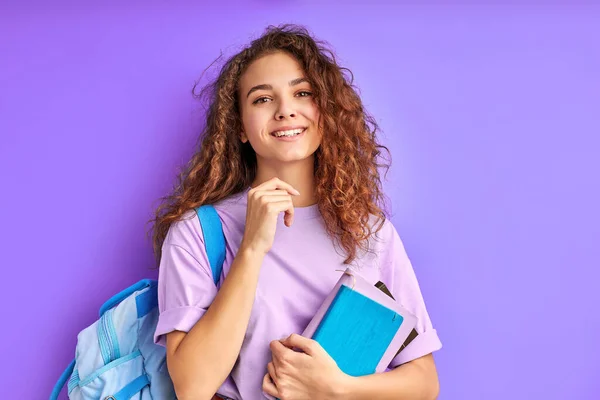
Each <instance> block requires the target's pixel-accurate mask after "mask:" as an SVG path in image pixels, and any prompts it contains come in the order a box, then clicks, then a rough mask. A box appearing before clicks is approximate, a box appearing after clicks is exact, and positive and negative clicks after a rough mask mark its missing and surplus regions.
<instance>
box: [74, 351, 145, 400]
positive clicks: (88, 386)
mask: <svg viewBox="0 0 600 400" xmlns="http://www.w3.org/2000/svg"><path fill="white" fill-rule="evenodd" d="M74 376H76V375H75V374H74ZM72 380H73V378H72ZM149 384H150V381H149V380H148V376H147V375H146V373H145V371H144V359H143V357H142V354H141V353H140V351H139V350H136V351H134V352H133V353H131V354H128V355H126V356H123V357H121V358H117V359H116V360H113V361H111V362H109V363H108V364H106V365H104V366H102V367H101V368H99V369H98V370H96V371H94V372H93V373H91V374H90V375H89V376H87V377H84V378H83V379H81V380H79V381H78V382H74V381H70V382H69V399H71V400H88V399H95V400H96V399H100V400H130V399H131V400H150V399H151V396H150V389H149Z"/></svg>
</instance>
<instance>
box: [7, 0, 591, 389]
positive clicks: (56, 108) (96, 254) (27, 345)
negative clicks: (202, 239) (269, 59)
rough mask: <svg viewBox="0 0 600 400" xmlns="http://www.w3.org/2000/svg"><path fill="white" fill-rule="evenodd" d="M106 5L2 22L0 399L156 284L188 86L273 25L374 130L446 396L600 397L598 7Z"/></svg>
mask: <svg viewBox="0 0 600 400" xmlns="http://www.w3.org/2000/svg"><path fill="white" fill-rule="evenodd" d="M15 3H16V2H15ZM72 3H74V2H72ZM112 3H114V4H112ZM112 3H111V4H108V3H103V4H107V5H103V6H102V5H100V3H98V5H94V6H85V5H81V4H73V5H68V2H66V1H62V2H60V4H62V6H60V7H59V6H57V5H55V6H53V7H54V9H52V8H51V7H50V6H49V5H47V4H43V5H38V4H32V2H20V3H19V5H18V6H16V5H12V6H8V5H3V6H0V10H1V11H0V88H1V92H0V135H1V141H0V171H1V172H0V188H1V190H2V195H1V196H0V199H1V200H0V201H1V206H0V215H1V216H0V221H2V227H3V228H2V229H1V230H0V232H1V233H0V235H1V237H0V243H1V244H0V246H1V250H2V259H3V261H2V267H3V271H4V272H3V280H2V282H3V284H2V290H1V291H0V305H1V309H2V321H3V322H2V329H1V332H2V333H1V334H0V335H1V336H0V339H1V340H0V343H1V344H0V351H1V353H0V354H2V358H3V360H4V361H3V364H4V367H3V368H2V370H3V371H2V373H1V374H0V387H2V388H3V393H2V395H3V397H6V398H18V399H42V398H47V395H48V394H49V392H50V390H51V387H52V385H53V383H54V381H55V380H56V379H57V377H58V375H59V374H60V372H61V371H62V369H63V368H64V366H65V365H66V364H67V363H68V362H69V361H70V359H72V357H73V356H74V348H75V341H76V335H77V333H78V332H79V331H80V330H81V329H83V328H84V327H85V326H87V325H89V324H90V323H92V322H93V321H94V320H95V319H96V317H97V310H98V308H99V306H100V305H101V303H102V302H103V300H105V299H106V298H108V297H109V296H111V295H112V294H113V293H115V292H117V291H119V290H120V289H122V288H123V287H125V286H126V285H129V284H131V283H133V282H135V281H137V280H138V279H141V278H143V277H150V278H155V277H156V272H155V271H150V270H149V269H148V268H149V267H151V266H152V261H153V258H152V253H151V247H150V242H149V241H148V240H147V239H146V236H145V232H146V229H147V226H146V225H145V222H146V221H147V220H148V219H149V218H150V216H151V212H152V211H153V210H154V208H155V206H156V205H157V200H158V198H159V197H160V196H163V195H165V194H166V193H167V192H168V191H169V189H170V188H171V187H172V185H173V183H174V178H175V175H176V173H177V171H178V168H179V166H181V165H182V164H183V163H185V162H186V161H187V160H188V158H189V157H190V155H191V153H192V150H193V146H194V144H195V141H196V135H197V133H198V130H197V126H198V123H199V120H200V118H201V115H202V114H201V109H200V107H199V106H198V104H196V103H194V102H193V101H192V99H191V96H190V89H191V86H192V83H193V82H194V80H195V79H197V78H198V77H199V76H200V73H201V72H202V70H203V69H204V68H205V67H206V66H207V65H208V64H209V63H210V62H211V61H212V60H213V59H214V58H215V57H216V56H217V55H218V54H219V50H220V49H223V50H224V51H225V53H226V54H227V55H229V54H231V53H232V52H233V51H235V50H236V49H237V47H238V46H240V45H242V44H244V43H246V42H247V39H248V38H249V36H250V35H255V34H259V33H260V32H262V29H263V28H264V27H265V26H266V25H267V24H268V23H280V22H299V23H304V24H307V25H308V26H309V28H310V29H311V30H313V31H314V32H315V33H316V34H317V35H318V36H319V37H322V38H324V39H326V40H328V41H329V42H330V43H332V44H333V45H334V47H335V49H336V51H337V53H338V55H339V57H340V59H341V60H342V63H343V64H344V65H346V66H348V67H350V68H351V69H352V70H353V72H354V73H355V77H356V83H357V84H358V86H359V87H360V88H361V93H362V96H363V99H364V101H365V103H366V105H367V107H368V109H369V110H370V111H371V112H372V113H373V114H374V115H375V116H376V117H377V119H378V121H379V122H380V123H381V126H382V128H383V129H384V131H385V137H384V138H383V141H384V142H385V143H386V144H387V145H388V146H389V147H390V150H391V152H392V155H393V160H394V163H393V167H392V170H391V172H390V174H389V175H388V178H389V179H388V181H387V182H386V190H387V192H388V194H389V196H390V198H391V199H392V201H393V205H394V209H393V211H394V216H393V218H392V221H393V222H394V224H395V225H396V227H397V228H398V230H399V232H400V234H401V236H402V237H403V239H404V241H405V244H406V247H407V249H408V252H409V255H410V256H411V258H412V260H413V263H414V266H415V269H416V271H417V274H418V277H419V279H420V282H421V287H422V290H423V292H424V295H425V298H426V301H427V305H428V308H429V311H430V314H431V317H432V319H433V321H434V324H435V326H436V327H437V329H438V332H439V334H440V337H441V339H442V341H443V343H444V349H443V350H442V351H440V352H439V353H437V355H436V362H437V365H438V368H439V374H440V381H441V387H442V393H441V395H440V399H444V400H445V399H448V400H450V399H453V400H454V399H456V400H458V399H460V400H466V399H474V400H480V399H486V400H487V399H489V400H496V399H498V400H500V399H508V398H510V399H545V400H547V399H551V400H554V399H578V400H580V399H597V398H598V396H600V394H598V393H599V391H600V383H599V382H600V381H599V380H598V375H599V373H600V368H599V356H600V346H599V344H598V338H599V328H600V317H599V315H600V314H599V313H598V312H597V310H596V307H597V306H598V305H599V304H600V303H599V301H598V300H599V299H598V286H597V282H598V278H599V277H600V276H599V272H598V267H600V262H599V260H600V249H599V248H600V245H599V241H600V212H599V211H598V206H599V204H600V188H599V186H600V179H599V178H598V175H599V173H600V162H599V161H598V152H599V145H600V140H599V139H598V137H599V136H600V82H599V81H600V79H599V73H598V71H600V39H599V38H600V32H599V31H600V8H599V7H597V6H590V5H577V6H569V7H567V6H561V5H560V4H558V3H557V2H555V4H554V5H552V6H550V5H548V6H531V5H530V6H515V5H512V6H502V7H501V6H489V7H486V6H460V7H459V6H455V7H450V6H434V5H429V6H421V7H415V6H391V5H380V6H378V7H375V6H360V5H352V6H345V7H344V8H343V9H340V7H339V6H337V5H335V4H337V3H338V2H333V1H331V2H328V3H329V4H325V5H323V4H319V5H317V2H312V3H305V2H299V1H292V2H275V1H246V2H238V3H236V4H232V5H231V6H227V7H219V8H215V6H206V5H199V4H192V3H191V2H188V3H187V4H185V3H181V2H180V3H178V4H177V5H176V6H170V5H167V2H156V1H154V2H138V3H129V4H128V5H126V6H121V5H117V3H116V2H112ZM319 3H320V2H319ZM354 3H358V2H354ZM463 4H464V3H463ZM73 7H76V8H73ZM86 7H88V8H86ZM211 7H212V8H211ZM235 9H237V10H239V9H241V11H242V12H241V13H240V14H238V16H233V15H231V14H232V13H233V12H234V10H235ZM7 369H8V370H7Z"/></svg>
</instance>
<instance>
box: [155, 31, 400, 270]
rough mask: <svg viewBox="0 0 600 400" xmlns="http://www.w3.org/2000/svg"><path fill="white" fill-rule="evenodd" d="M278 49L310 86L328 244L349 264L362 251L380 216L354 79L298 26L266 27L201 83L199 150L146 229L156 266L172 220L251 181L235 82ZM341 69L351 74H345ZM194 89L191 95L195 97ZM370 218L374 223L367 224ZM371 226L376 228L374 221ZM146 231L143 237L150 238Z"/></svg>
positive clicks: (372, 141)
mask: <svg viewBox="0 0 600 400" xmlns="http://www.w3.org/2000/svg"><path fill="white" fill-rule="evenodd" d="M277 51H283V52H287V53H288V54H290V55H292V56H293V57H295V58H296V59H297V60H298V62H299V63H300V65H301V66H302V67H303V70H304V72H305V74H306V78H307V79H308V81H309V82H310V83H311V85H312V88H313V91H314V93H313V95H314V101H315V102H316V104H317V107H318V109H319V111H320V114H321V121H320V126H321V127H322V140H321V145H320V147H319V148H318V149H317V151H316V152H315V169H314V170H315V185H316V188H315V189H316V190H315V194H316V198H317V204H318V208H319V211H320V213H321V215H322V217H323V220H324V222H325V226H326V229H327V233H328V235H329V236H330V237H331V238H332V239H333V241H334V245H336V244H337V245H341V247H342V248H343V250H344V251H345V254H346V256H347V258H346V259H345V261H344V263H345V264H350V263H351V262H352V261H353V260H354V259H355V258H356V253H357V249H358V248H360V249H363V250H365V251H369V248H368V245H367V239H368V238H369V237H370V236H371V235H372V234H374V233H375V232H377V231H379V230H380V229H381V227H382V226H383V223H384V222H385V219H386V215H385V214H386V212H384V210H383V209H382V208H380V205H383V203H384V202H385V200H386V198H385V196H384V194H383V192H382V190H381V180H380V176H379V170H378V168H380V167H385V168H386V172H387V170H388V169H389V163H379V158H380V155H381V150H382V149H385V150H386V152H387V153H388V155H389V154H390V153H389V150H388V149H387V148H386V147H385V146H381V145H379V144H378V143H377V140H376V133H377V132H378V131H379V127H378V125H377V123H376V122H375V119H374V118H373V117H372V116H370V115H369V114H368V113H367V112H366V110H365V109H364V107H363V104H362V102H361V100H360V97H359V95H358V94H357V92H356V90H355V88H354V86H353V80H354V77H353V75H352V72H351V71H350V70H348V69H347V68H343V67H341V66H339V65H338V64H337V62H336V59H335V55H334V53H333V52H332V51H331V50H329V49H328V48H327V47H326V43H325V42H322V41H317V40H315V39H314V38H313V37H311V35H310V34H309V32H308V31H307V29H306V28H305V27H303V26H298V25H289V24H286V25H281V26H269V27H268V28H267V29H266V31H265V32H264V33H263V35H262V36H260V37H259V38H257V39H255V40H253V41H252V42H251V43H250V45H249V46H247V47H246V48H244V49H243V50H242V51H241V52H239V53H238V54H236V55H234V56H233V57H231V58H230V59H229V60H228V61H227V62H226V63H225V64H224V65H223V66H222V68H221V70H220V73H219V75H218V77H217V78H216V80H215V81H214V82H213V83H211V84H209V85H207V86H205V87H204V89H203V90H202V91H201V93H200V95H199V96H197V97H199V98H203V97H205V96H206V97H207V98H208V109H207V114H206V125H205V127H204V129H203V132H202V134H201V136H200V138H199V144H200V146H199V149H198V150H197V152H196V153H195V154H194V155H193V157H192V159H191V160H190V162H189V163H188V164H187V166H186V168H185V170H184V171H183V172H181V173H180V175H179V183H178V185H177V186H176V187H175V190H174V193H172V194H171V195H170V196H167V197H163V198H162V199H161V200H163V203H162V204H160V206H159V207H158V209H157V210H156V212H155V216H154V218H153V219H152V220H150V221H148V222H154V224H153V231H154V232H153V237H152V239H153V248H154V253H155V256H156V262H157V265H158V264H160V258H161V248H162V244H163V242H164V239H165V237H166V235H167V232H168V230H169V227H170V225H171V223H173V222H174V221H177V220H178V219H179V218H180V217H181V216H182V215H183V214H184V213H185V212H186V211H188V210H190V209H193V208H196V207H199V206H201V205H203V204H214V203H216V202H218V201H219V200H221V199H224V198H226V197H228V196H231V195H234V194H236V193H239V192H242V191H243V190H245V189H246V188H248V187H249V186H250V185H251V183H252V182H253V180H254V178H255V176H256V168H257V164H256V154H255V153H254V150H253V149H252V147H251V146H250V144H249V142H248V143H242V142H241V141H240V140H239V132H240V131H241V129H242V126H241V116H240V110H239V105H238V89H239V87H238V85H239V81H240V77H241V76H242V74H243V73H244V72H245V70H246V69H247V68H248V66H249V65H250V64H251V63H252V62H253V61H255V60H256V59H258V58H260V57H261V56H264V55H267V54H270V53H273V52H277ZM344 72H347V73H348V74H349V75H350V76H349V77H348V76H346V75H345V74H344ZM197 84H198V83H196V84H195V85H194V88H193V90H192V94H193V95H194V96H196V94H195V88H196V86H197ZM373 218H374V219H373ZM373 222H375V223H373ZM150 233H151V232H149V234H150Z"/></svg>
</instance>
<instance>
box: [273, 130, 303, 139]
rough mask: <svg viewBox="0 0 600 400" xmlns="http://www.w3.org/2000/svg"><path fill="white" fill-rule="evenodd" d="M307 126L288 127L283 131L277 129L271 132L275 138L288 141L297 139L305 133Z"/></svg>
mask: <svg viewBox="0 0 600 400" xmlns="http://www.w3.org/2000/svg"><path fill="white" fill-rule="evenodd" d="M305 131H306V128H296V129H287V130H281V131H275V132H273V133H271V136H273V137H274V138H275V139H278V140H283V141H286V142H290V141H294V140H297V139H298V138H300V137H302V136H303V135H304V132H305Z"/></svg>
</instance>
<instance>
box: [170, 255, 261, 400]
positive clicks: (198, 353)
mask: <svg viewBox="0 0 600 400" xmlns="http://www.w3.org/2000/svg"><path fill="white" fill-rule="evenodd" d="M263 258H264V255H261V254H258V253H254V252H252V251H245V250H240V251H239V252H238V253H237V255H236V257H235V259H234V261H233V263H232V265H231V269H230V271H229V273H228V274H227V278H226V279H225V281H224V282H223V285H222V287H221V289H220V290H219V292H218V293H217V296H216V297H215V299H214V301H213V302H212V304H211V306H210V307H209V309H208V310H207V311H206V313H205V314H204V315H203V316H202V318H201V319H200V320H199V321H198V322H197V323H196V324H195V325H194V326H193V327H192V329H191V330H190V331H189V332H188V333H187V334H186V335H185V337H184V338H183V340H181V342H180V343H179V345H178V346H177V348H176V350H175V351H174V353H173V354H170V355H169V354H168V359H167V361H168V367H169V373H170V374H171V376H172V378H173V382H174V383H175V389H176V391H177V395H178V397H179V398H180V399H184V398H185V397H186V396H189V398H193V399H204V398H206V399H210V398H211V397H212V395H213V394H214V393H215V392H216V391H217V390H218V388H219V387H220V386H221V385H222V383H223V382H224V381H225V379H226V378H227V376H228V375H229V373H230V372H231V370H232V369H233V366H234V364H235V361H236V359H237V357H238V355H239V352H240V350H241V347H242V342H243V339H244V335H245V333H246V329H247V328H248V321H249V319H250V313H251V311H252V305H253V303H254V296H255V293H256V286H257V283H258V276H259V271H260V267H261V264H262V261H263ZM167 340H168V339H167Z"/></svg>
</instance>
